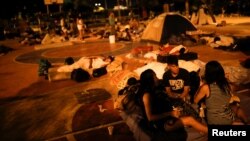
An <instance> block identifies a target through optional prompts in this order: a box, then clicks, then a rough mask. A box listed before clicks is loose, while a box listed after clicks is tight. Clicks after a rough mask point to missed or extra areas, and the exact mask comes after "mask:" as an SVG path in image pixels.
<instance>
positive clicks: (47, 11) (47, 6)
mask: <svg viewBox="0 0 250 141" xmlns="http://www.w3.org/2000/svg"><path fill="white" fill-rule="evenodd" d="M46 7H47V14H49V5H48V4H47V5H46Z"/></svg>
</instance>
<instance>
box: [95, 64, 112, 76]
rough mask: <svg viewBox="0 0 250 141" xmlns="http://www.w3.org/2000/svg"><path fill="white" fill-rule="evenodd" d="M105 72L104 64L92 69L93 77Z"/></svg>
mask: <svg viewBox="0 0 250 141" xmlns="http://www.w3.org/2000/svg"><path fill="white" fill-rule="evenodd" d="M107 73H108V72H107V69H106V66H104V67H101V68H97V69H94V70H93V74H92V75H93V77H100V76H102V75H105V74H107Z"/></svg>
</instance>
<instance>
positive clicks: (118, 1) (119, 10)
mask: <svg viewBox="0 0 250 141" xmlns="http://www.w3.org/2000/svg"><path fill="white" fill-rule="evenodd" d="M117 5H118V19H119V20H121V9H120V0H117Z"/></svg>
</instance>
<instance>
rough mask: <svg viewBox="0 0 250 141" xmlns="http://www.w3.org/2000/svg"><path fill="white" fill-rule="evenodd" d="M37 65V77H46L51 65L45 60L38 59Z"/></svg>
mask: <svg viewBox="0 0 250 141" xmlns="http://www.w3.org/2000/svg"><path fill="white" fill-rule="evenodd" d="M38 65H39V67H38V75H39V76H47V75H48V71H49V68H50V67H51V66H52V65H51V63H50V62H49V61H48V60H47V59H40V60H39V63H38Z"/></svg>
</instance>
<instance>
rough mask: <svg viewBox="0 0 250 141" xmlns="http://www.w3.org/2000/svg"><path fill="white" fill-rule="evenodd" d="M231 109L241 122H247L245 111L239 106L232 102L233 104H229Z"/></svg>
mask: <svg viewBox="0 0 250 141" xmlns="http://www.w3.org/2000/svg"><path fill="white" fill-rule="evenodd" d="M231 109H232V110H233V112H234V113H235V115H236V117H237V118H239V119H240V120H241V122H243V123H244V124H248V123H249V121H248V118H247V116H246V114H245V112H244V111H243V109H242V108H241V107H240V106H238V105H236V104H233V105H231Z"/></svg>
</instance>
